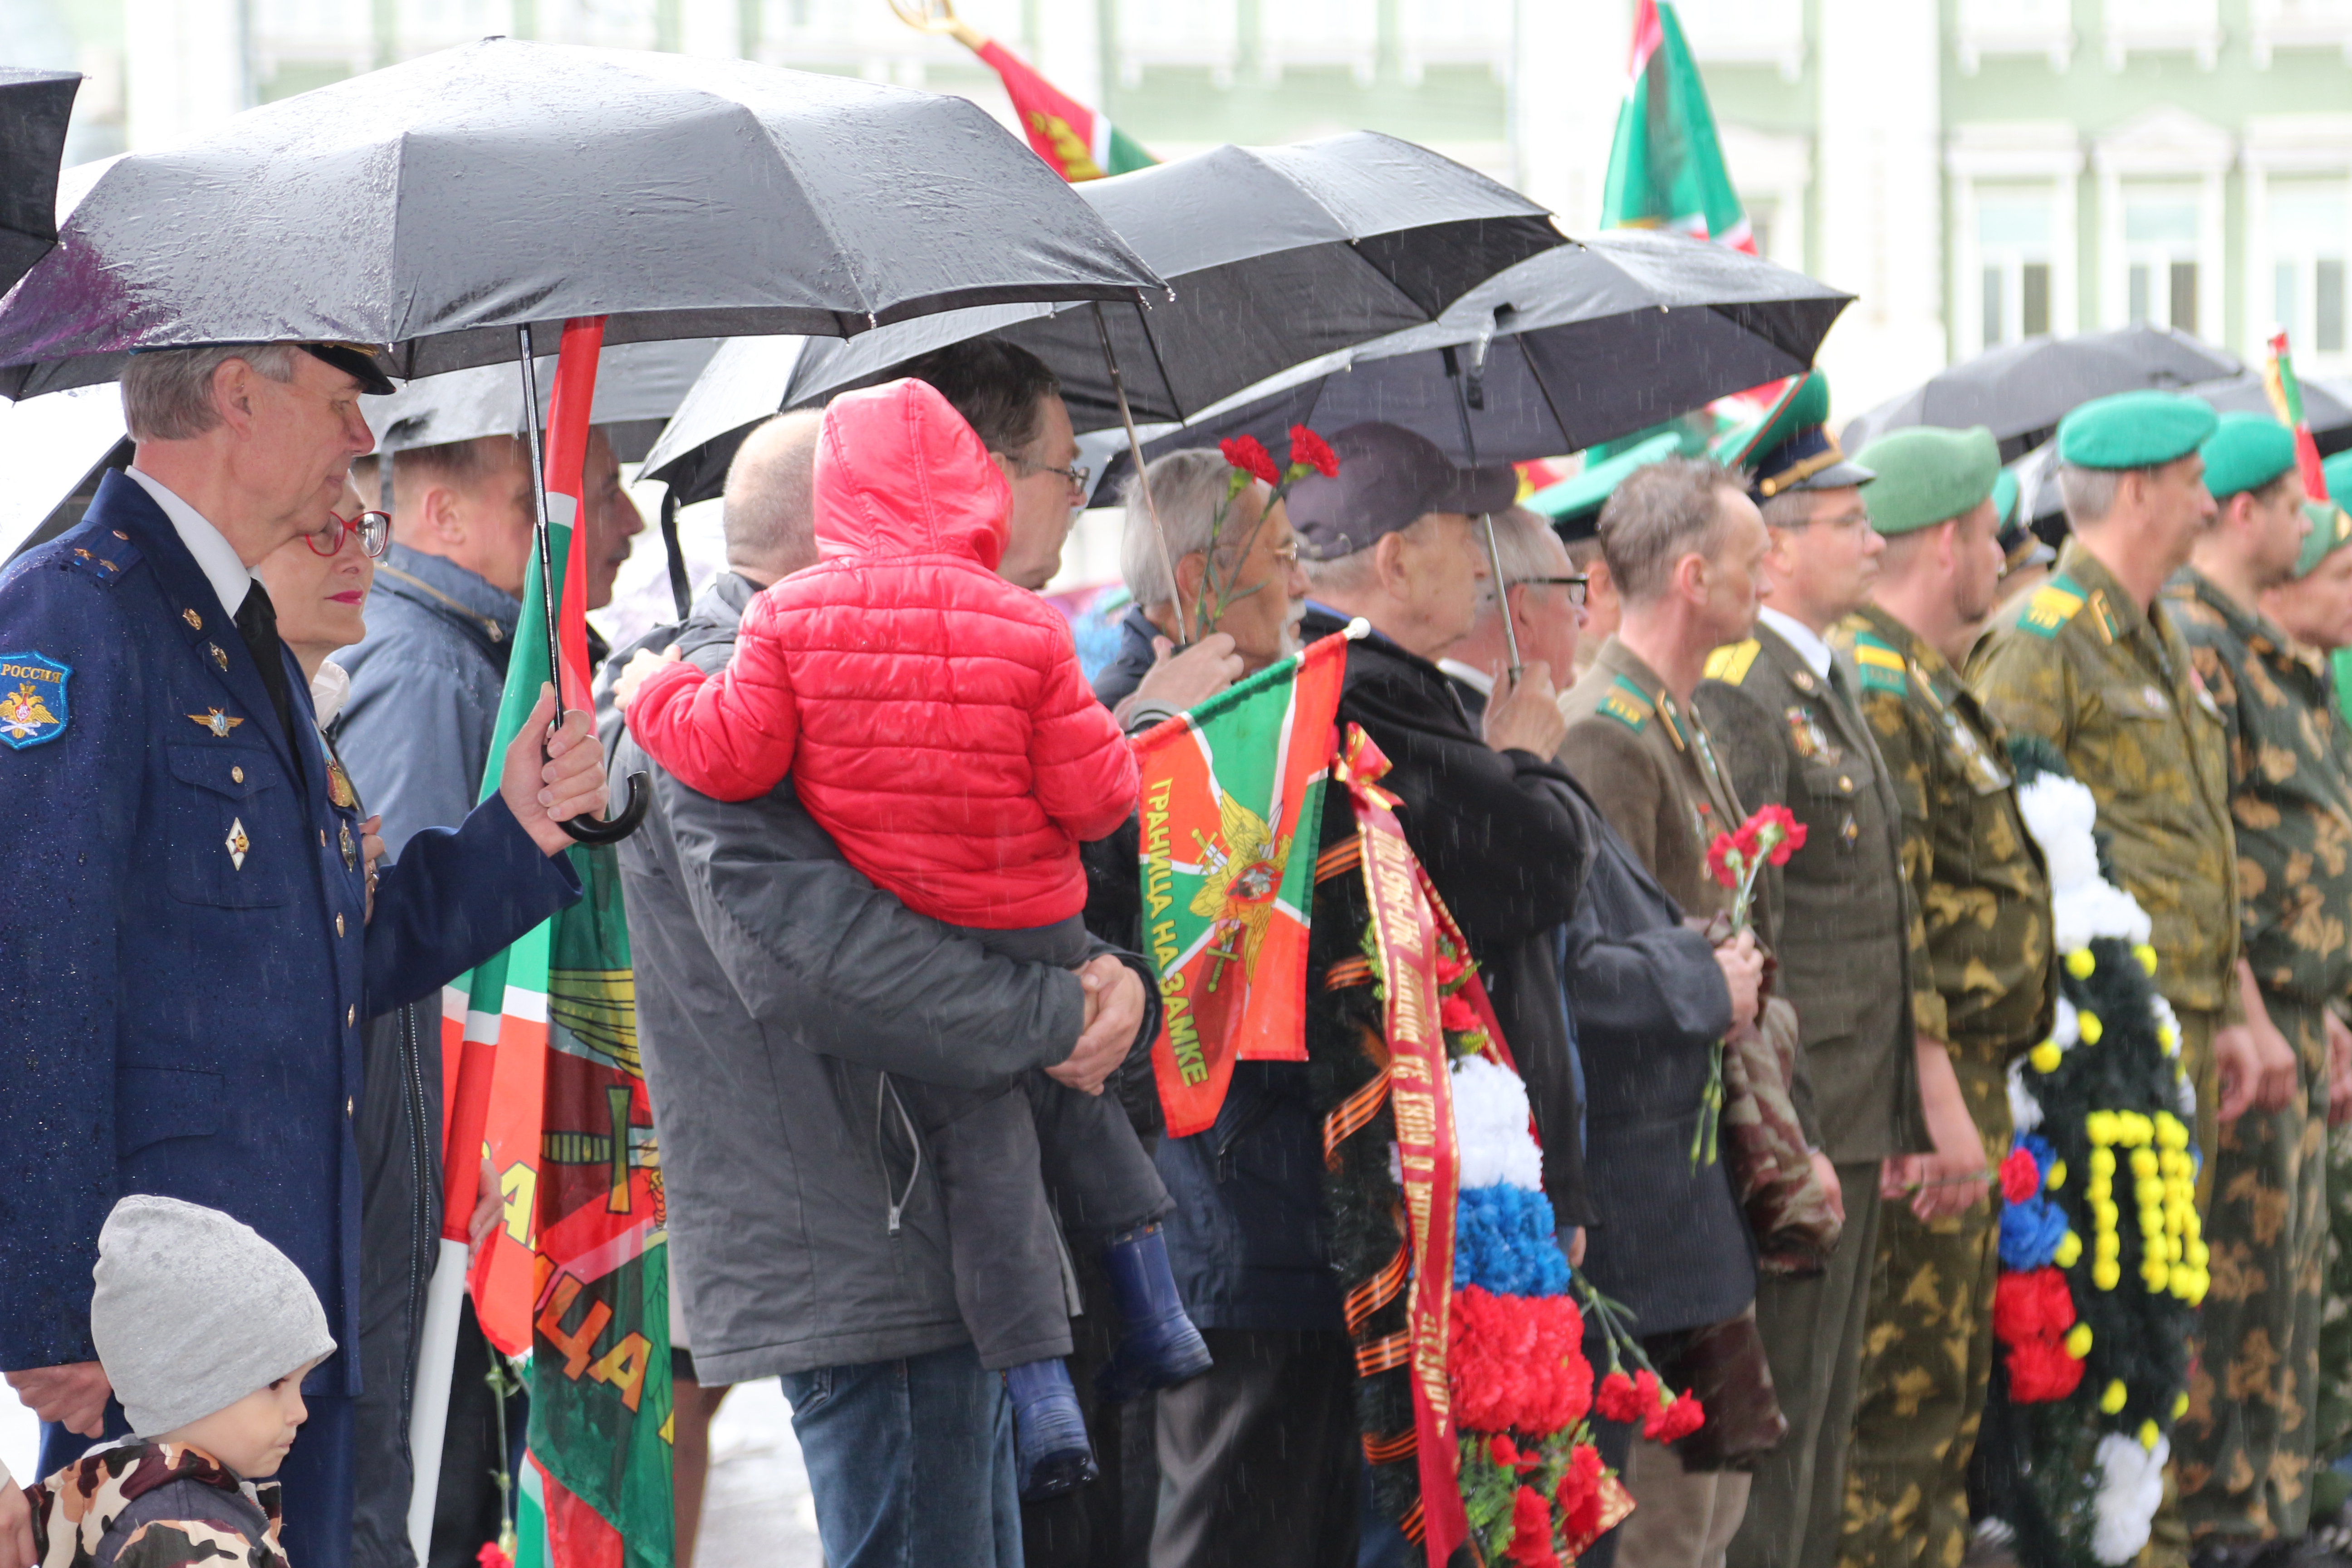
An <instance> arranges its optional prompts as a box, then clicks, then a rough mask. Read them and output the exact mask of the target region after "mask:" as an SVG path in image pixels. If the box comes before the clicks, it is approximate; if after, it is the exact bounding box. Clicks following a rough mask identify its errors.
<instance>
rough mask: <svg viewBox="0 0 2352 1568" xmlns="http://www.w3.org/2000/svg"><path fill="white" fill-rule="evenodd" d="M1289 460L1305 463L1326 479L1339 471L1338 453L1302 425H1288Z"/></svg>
mask: <svg viewBox="0 0 2352 1568" xmlns="http://www.w3.org/2000/svg"><path fill="white" fill-rule="evenodd" d="M1290 460H1291V461H1292V462H1294V463H1304V464H1306V465H1307V467H1308V468H1313V469H1314V470H1315V471H1316V472H1317V473H1318V474H1320V475H1322V476H1323V477H1324V478H1325V479H1330V478H1332V477H1333V476H1335V475H1337V474H1338V473H1339V453H1337V452H1334V451H1333V450H1331V447H1330V443H1328V442H1327V441H1325V440H1324V439H1323V437H1320V436H1318V435H1317V434H1315V432H1314V431H1312V430H1309V429H1308V428H1307V426H1304V425H1293V426H1291V427H1290Z"/></svg>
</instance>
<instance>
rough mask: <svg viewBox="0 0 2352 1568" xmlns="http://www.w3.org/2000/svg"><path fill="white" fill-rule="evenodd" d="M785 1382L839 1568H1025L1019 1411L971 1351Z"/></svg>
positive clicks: (831, 1557) (831, 1559)
mask: <svg viewBox="0 0 2352 1568" xmlns="http://www.w3.org/2000/svg"><path fill="white" fill-rule="evenodd" d="M781 1381H782V1384H783V1387H784V1398H785V1399H786V1400H788V1401H790V1402H791V1404H792V1407H793V1432H794V1433H795V1434H796V1435H798V1436H799V1438H800V1443H801V1458H802V1460H803V1462H804V1463H805V1464H806V1465H807V1467H808V1478H809V1490H810V1492H811V1494H812V1495H813V1497H814V1500H815V1503H816V1531H817V1537H818V1539H819V1540H820V1541H822V1542H824V1560H825V1563H827V1565H828V1568H931V1565H932V1564H937V1563H956V1564H959V1565H960V1568H1021V1503H1020V1499H1019V1498H1018V1497H1017V1496H1016V1495H1015V1492H1014V1487H1013V1407H1012V1405H1011V1404H1010V1403H1008V1402H1007V1401H1006V1399H1005V1397H1004V1383H1003V1378H1001V1377H1000V1376H999V1375H998V1374H997V1373H992V1372H989V1371H986V1370H985V1369H983V1368H982V1366H981V1364H980V1355H979V1352H976V1351H974V1350H973V1349H972V1348H971V1346H970V1345H958V1346H956V1347H954V1348H953V1349H951V1350H944V1351H934V1352H931V1353H930V1354H929V1355H919V1356H908V1357H907V1358H906V1359H905V1360H903V1361H884V1362H866V1363H861V1364H858V1365H855V1366H824V1367H818V1368H816V1369H815V1370H814V1371H812V1372H788V1373H784V1375H783V1377H782V1379H781Z"/></svg>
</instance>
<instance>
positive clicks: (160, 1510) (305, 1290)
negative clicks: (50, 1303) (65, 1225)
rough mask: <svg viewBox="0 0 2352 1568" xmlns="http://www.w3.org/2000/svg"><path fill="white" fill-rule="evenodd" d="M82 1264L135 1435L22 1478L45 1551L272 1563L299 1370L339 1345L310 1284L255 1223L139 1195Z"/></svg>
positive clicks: (150, 1567)
mask: <svg viewBox="0 0 2352 1568" xmlns="http://www.w3.org/2000/svg"><path fill="white" fill-rule="evenodd" d="M92 1272H93V1275H94V1277H95V1279H96V1280H97V1286H98V1288H97V1290H96V1292H95V1293H94V1294H93V1295H92V1296H91V1298H90V1304H89V1331H90V1339H91V1340H92V1341H93V1342H95V1343H96V1344H97V1346H98V1359H99V1364H100V1366H101V1367H103V1368H104V1369H105V1372H106V1376H107V1381H108V1382H109V1383H110V1384H113V1385H114V1393H115V1397H116V1398H118V1399H120V1400H121V1402H122V1411H123V1415H125V1416H126V1417H127V1418H128V1419H129V1420H130V1423H131V1430H132V1431H133V1432H135V1433H136V1434H138V1435H137V1436H131V1437H126V1438H123V1439H122V1440H121V1441H120V1442H116V1443H110V1444H107V1445H104V1446H101V1447H96V1448H92V1449H91V1450H89V1452H88V1453H87V1454H84V1455H83V1456H82V1457H81V1458H79V1459H78V1460H76V1461H75V1462H74V1463H73V1464H71V1465H68V1467H66V1468H64V1469H61V1470H59V1471H58V1473H57V1474H56V1475H53V1476H51V1477H49V1479H47V1480H46V1481H44V1482H43V1483H42V1484H41V1485H39V1486H37V1487H34V1488H33V1489H31V1500H32V1505H33V1515H34V1534H35V1538H36V1542H37V1545H38V1547H39V1552H40V1561H41V1562H42V1563H58V1564H73V1565H75V1568H80V1565H82V1564H92V1565H94V1568H184V1565H186V1564H194V1563H204V1562H218V1561H219V1560H220V1559H221V1558H222V1557H223V1556H224V1555H232V1554H233V1559H234V1561H236V1562H238V1563H250V1564H253V1565H254V1568H283V1565H284V1563H285V1557H284V1554H283V1553H282V1552H280V1550H279V1549H278V1483H277V1482H275V1481H272V1480H269V1479H268V1477H271V1476H274V1475H276V1474H277V1473H278V1465H279V1463H280V1462H281V1461H283V1460H284V1459H285V1458H286V1451H287V1450H288V1449H289V1447H292V1446H293V1443H294V1434H295V1432H296V1430H297V1429H298V1428H299V1427H300V1426H301V1425H302V1423H303V1421H304V1420H306V1419H307V1418H308V1416H309V1412H308V1411H307V1410H306V1409H305V1408H304V1406H303V1404H302V1377H303V1374H304V1373H308V1372H309V1371H310V1369H311V1368H312V1367H314V1366H316V1365H317V1364H318V1363H320V1362H321V1361H323V1360H325V1359H326V1358H327V1357H328V1356H330V1355H331V1354H332V1353H334V1349H335V1341H334V1337H333V1336H332V1335H331V1334H330V1333H329V1332H328V1331H327V1314H326V1313H325V1312H324V1311H323V1310H320V1306H319V1298H318V1296H317V1294H316V1293H315V1292H313V1291H312V1290H311V1289H310V1281H309V1280H307V1279H304V1278H303V1277H302V1271H301V1270H300V1269H299V1268H295V1267H294V1264H293V1263H292V1261H291V1260H290V1259H289V1258H287V1256H286V1255H285V1254H284V1253H282V1252H280V1251H278V1248H276V1247H272V1246H271V1245H270V1244H269V1243H268V1242H267V1241H265V1240H263V1239H262V1238H261V1237H260V1236H259V1235H257V1233H256V1232H255V1231H254V1230H253V1229H252V1227H251V1226H246V1225H243V1224H240V1223H239V1222H237V1221H236V1220H234V1219H231V1218H230V1217H229V1216H228V1215H225V1214H222V1213H220V1212H219V1211H218V1210H216V1209H208V1208H204V1207H201V1206H199V1205H195V1204H189V1203H182V1202H181V1201H180V1200H178V1199H177V1198H161V1197H149V1196H144V1195H134V1196H131V1197H127V1198H124V1199H123V1200H122V1201H121V1202H120V1203H118V1204H116V1205H114V1212H113V1213H112V1214H110V1215H108V1216H107V1219H106V1226H105V1228H103V1229H102V1230H100V1232H99V1235H98V1267H97V1268H96V1269H94V1270H93V1271H92ZM67 1542H70V1545H64V1543H67ZM60 1545H64V1550H63V1552H59V1551H58V1547H59V1546H60Z"/></svg>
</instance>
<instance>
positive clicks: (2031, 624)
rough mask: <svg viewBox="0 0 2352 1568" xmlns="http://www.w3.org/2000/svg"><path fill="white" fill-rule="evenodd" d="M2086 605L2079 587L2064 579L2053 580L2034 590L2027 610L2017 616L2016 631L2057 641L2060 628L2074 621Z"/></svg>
mask: <svg viewBox="0 0 2352 1568" xmlns="http://www.w3.org/2000/svg"><path fill="white" fill-rule="evenodd" d="M2084 602H2085V596H2084V593H2083V589H2082V585H2081V584H2078V583H2076V582H2074V579H2072V578H2070V577H2066V576H2063V575H2061V576H2056V577H2053V578H2051V579H2050V581H2048V582H2047V583H2044V584H2042V586H2041V587H2039V588H2037V589H2035V590H2034V591H2033V596H2032V598H2030V599H2028V600H2027V601H2026V602H2025V607H2024V608H2023V609H2021V610H2020V611H2019V612H2018V613H2017V628H2018V630H2020V631H2026V632H2032V634H2033V635H2034V636H2035V637H2045V638H2046V637H2056V636H2057V635H2058V632H2059V628H2060V627H2062V626H2064V625H2065V624H2066V623H2067V622H2068V621H2071V620H2073V619H2074V616H2075V615H2076V613H2077V612H2079V611H2080V610H2081V609H2082V607H2083V605H2084Z"/></svg>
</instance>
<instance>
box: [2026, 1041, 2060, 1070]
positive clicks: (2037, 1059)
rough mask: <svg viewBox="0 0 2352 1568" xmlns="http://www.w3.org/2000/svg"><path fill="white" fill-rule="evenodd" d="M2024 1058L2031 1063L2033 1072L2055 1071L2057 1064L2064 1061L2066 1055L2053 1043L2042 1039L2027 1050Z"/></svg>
mask: <svg viewBox="0 0 2352 1568" xmlns="http://www.w3.org/2000/svg"><path fill="white" fill-rule="evenodd" d="M2025 1059H2026V1060H2028V1061H2030V1062H2032V1064H2033V1070H2034V1071H2035V1072H2056V1071H2057V1070H2058V1064H2059V1063H2060V1062H2062V1061H2064V1060H2065V1059H2066V1056H2065V1053H2064V1052H2063V1051H2061V1050H2060V1049H2059V1048H2058V1047H2057V1046H2056V1044H2055V1043H2053V1042H2052V1041H2049V1040H2044V1041H2042V1043H2041V1044H2040V1045H2038V1046H2036V1047H2033V1049H2032V1051H2030V1052H2028V1053H2027V1054H2026V1058H2025Z"/></svg>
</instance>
